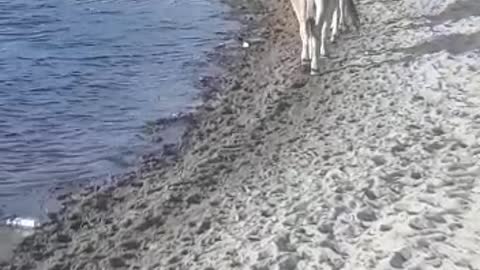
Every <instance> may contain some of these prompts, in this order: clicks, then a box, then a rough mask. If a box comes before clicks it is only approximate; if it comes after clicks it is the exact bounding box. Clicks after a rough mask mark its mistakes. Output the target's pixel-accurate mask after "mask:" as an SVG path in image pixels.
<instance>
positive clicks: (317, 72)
mask: <svg viewBox="0 0 480 270" xmlns="http://www.w3.org/2000/svg"><path fill="white" fill-rule="evenodd" d="M310 75H312V76H319V75H320V70H319V69H311V70H310Z"/></svg>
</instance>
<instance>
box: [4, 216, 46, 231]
mask: <svg viewBox="0 0 480 270" xmlns="http://www.w3.org/2000/svg"><path fill="white" fill-rule="evenodd" d="M5 225H7V226H10V227H17V228H22V229H34V228H36V227H38V225H40V224H39V223H38V221H37V220H35V219H33V218H20V217H15V218H9V219H7V220H5Z"/></svg>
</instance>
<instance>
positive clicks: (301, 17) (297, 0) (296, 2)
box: [291, 0, 311, 65]
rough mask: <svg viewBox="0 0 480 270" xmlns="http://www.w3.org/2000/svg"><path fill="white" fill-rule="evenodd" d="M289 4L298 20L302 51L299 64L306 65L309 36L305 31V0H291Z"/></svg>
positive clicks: (308, 61) (307, 61) (308, 53)
mask: <svg viewBox="0 0 480 270" xmlns="http://www.w3.org/2000/svg"><path fill="white" fill-rule="evenodd" d="M291 4H292V6H293V10H294V11H295V15H296V17H297V20H298V26H299V34H300V39H301V41H302V52H301V55H300V60H301V64H302V65H308V64H309V63H310V59H311V57H310V52H309V37H308V33H307V14H306V9H305V7H306V6H305V5H306V0H291Z"/></svg>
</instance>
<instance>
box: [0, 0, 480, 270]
mask: <svg viewBox="0 0 480 270" xmlns="http://www.w3.org/2000/svg"><path fill="white" fill-rule="evenodd" d="M235 3H236V8H237V10H243V11H244V12H246V14H245V16H244V18H245V19H248V18H250V19H251V23H250V24H249V25H250V27H249V29H247V31H246V32H245V34H246V37H247V38H251V39H254V40H255V41H256V42H252V44H251V47H250V48H248V49H246V50H242V49H241V48H236V47H234V46H233V47H228V46H227V47H226V48H225V49H223V50H222V53H221V54H220V55H218V56H217V60H218V61H216V62H217V63H218V65H220V66H222V67H224V69H225V70H224V73H223V74H222V75H221V76H218V77H215V78H210V79H205V80H203V83H204V84H205V85H206V86H208V87H209V88H210V89H211V90H212V92H211V94H210V99H209V101H208V102H207V104H206V105H205V106H203V107H202V108H201V109H200V110H199V113H198V114H197V115H196V116H195V117H194V121H193V124H192V127H191V128H190V129H189V131H188V132H187V134H186V136H185V141H184V144H183V145H182V147H181V149H180V153H179V155H177V156H175V155H174V156H166V157H152V159H151V160H150V161H149V162H147V163H146V165H145V166H143V167H142V168H141V169H139V170H138V171H137V172H136V174H135V175H131V177H130V179H129V180H128V181H126V182H124V183H123V184H121V185H120V186H119V187H117V188H105V190H101V191H99V192H95V193H91V192H84V193H83V194H77V195H74V196H73V197H72V198H71V199H70V200H71V206H69V207H68V209H67V211H66V212H65V213H64V215H61V216H59V221H58V222H54V223H52V224H50V225H47V226H45V227H44V228H43V229H42V230H41V231H40V232H39V233H38V234H36V235H35V236H34V237H30V238H28V239H27V240H26V241H25V242H24V243H23V244H22V245H20V246H19V248H18V250H17V251H16V255H15V257H14V259H13V260H12V262H11V266H9V264H5V267H4V268H3V269H34V268H37V269H56V270H59V269H199V270H214V269H251V270H266V269H279V270H291V269H302V270H303V269H332V270H333V269H352V270H353V269H355V270H362V269H412V270H413V269H447V270H454V269H470V270H471V269H480V254H479V253H480V183H479V175H480V163H479V158H480V156H479V155H480V141H479V138H480V109H479V107H480V74H479V68H480V50H479V48H480V4H479V3H480V2H479V1H478V0H469V1H454V0H435V1H433V0H396V1H380V0H361V1H360V0H359V1H358V10H359V13H360V14H361V22H362V25H363V28H362V29H361V31H360V33H346V34H343V36H342V38H341V39H340V41H339V43H338V44H336V45H335V46H334V49H332V53H333V56H332V58H331V59H326V60H324V61H323V62H324V63H323V66H324V71H323V75H322V76H320V77H309V76H307V75H304V74H302V73H301V72H300V69H299V68H298V65H299V59H298V58H299V57H298V56H299V49H300V43H299V37H298V35H297V33H296V29H297V24H296V21H295V19H294V17H293V12H292V11H291V9H290V6H289V2H288V0H278V1H267V0H255V1H254V0H251V1H247V0H245V1H235ZM268 5H269V6H268ZM241 6H244V8H243V9H242V8H241ZM253 11H255V12H256V13H255V14H254V15H248V14H253V13H251V12H253ZM237 15H239V16H243V15H242V14H241V13H239V14H237ZM15 266H16V267H15Z"/></svg>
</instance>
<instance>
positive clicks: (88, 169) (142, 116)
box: [0, 0, 234, 217]
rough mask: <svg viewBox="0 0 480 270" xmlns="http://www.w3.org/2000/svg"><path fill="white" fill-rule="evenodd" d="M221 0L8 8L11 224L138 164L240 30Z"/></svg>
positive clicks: (4, 68)
mask: <svg viewBox="0 0 480 270" xmlns="http://www.w3.org/2000/svg"><path fill="white" fill-rule="evenodd" d="M223 12H225V7H223V6H221V5H220V4H218V3H216V2H215V1H214V0H94V1H91V0H8V1H6V0H0V217H1V216H2V213H3V216H5V215H10V214H17V215H20V216H37V215H38V213H39V211H43V209H42V207H43V205H42V202H41V200H42V197H43V196H44V195H45V194H44V193H45V191H46V190H47V189H49V188H51V187H52V186H55V185H58V184H64V183H70V182H72V181H75V182H79V181H80V182H81V181H86V180H88V179H91V178H92V177H99V176H102V175H106V174H109V173H118V172H120V171H122V170H125V168H127V167H129V166H130V165H132V164H133V163H134V161H135V158H136V157H137V156H138V154H139V153H141V152H142V151H143V149H144V148H145V147H148V142H147V141H145V140H144V139H142V138H141V136H139V135H141V130H142V128H143V127H144V125H145V122H146V121H151V120H155V119H158V118H161V117H165V116H168V115H170V114H171V113H175V112H179V111H183V110H185V109H186V108H188V106H189V105H190V104H191V103H192V101H193V100H194V97H195V95H196V94H197V93H198V90H197V89H195V88H194V87H193V83H192V78H193V76H195V74H196V73H195V72H196V71H197V70H196V65H194V64H193V63H196V62H199V61H200V62H201V61H205V54H204V53H205V52H206V51H208V50H209V49H211V48H212V47H213V46H214V45H216V44H218V43H219V42H220V41H221V40H222V39H224V38H225V33H226V32H228V30H229V29H232V28H233V27H234V25H233V23H231V22H227V21H225V20H223V19H222V15H223Z"/></svg>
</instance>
